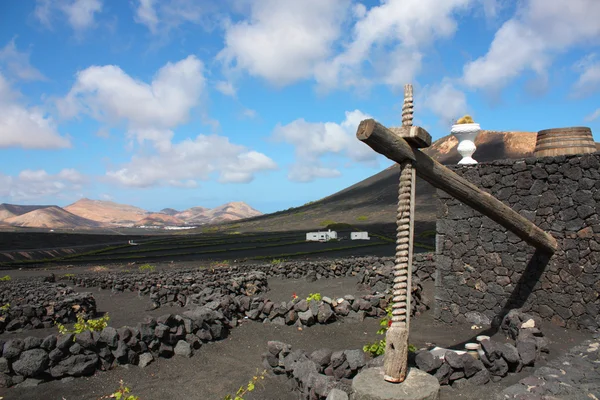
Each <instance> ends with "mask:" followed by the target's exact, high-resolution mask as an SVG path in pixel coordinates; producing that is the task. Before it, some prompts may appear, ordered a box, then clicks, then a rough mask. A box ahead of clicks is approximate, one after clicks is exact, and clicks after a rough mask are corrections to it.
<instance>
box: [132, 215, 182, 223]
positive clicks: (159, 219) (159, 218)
mask: <svg viewBox="0 0 600 400" xmlns="http://www.w3.org/2000/svg"><path fill="white" fill-rule="evenodd" d="M181 225H185V222H184V221H182V220H181V219H179V218H177V217H174V216H172V215H167V214H161V213H152V214H149V215H147V216H146V217H145V218H143V219H141V220H139V221H137V222H136V223H135V224H134V226H181Z"/></svg>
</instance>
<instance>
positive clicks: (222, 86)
mask: <svg viewBox="0 0 600 400" xmlns="http://www.w3.org/2000/svg"><path fill="white" fill-rule="evenodd" d="M215 89H217V90H218V91H219V92H221V93H223V94H224V95H225V96H231V97H235V92H236V90H235V87H234V86H233V83H231V82H229V81H218V82H217V83H216V84H215Z"/></svg>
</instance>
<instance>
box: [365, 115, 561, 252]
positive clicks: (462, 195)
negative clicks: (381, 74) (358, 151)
mask: <svg viewBox="0 0 600 400" xmlns="http://www.w3.org/2000/svg"><path fill="white" fill-rule="evenodd" d="M412 128H414V127H412ZM403 129H411V127H402V128H395V130H396V132H398V131H399V130H403ZM419 129H422V130H423V128H419ZM407 136H410V135H407ZM356 137H357V138H358V139H359V140H360V141H362V142H363V143H365V144H367V145H368V146H369V147H371V148H372V149H373V150H375V151H376V152H377V153H379V154H382V155H384V156H386V157H387V158H389V159H390V160H392V161H395V162H397V163H401V162H403V161H405V160H407V159H408V160H411V161H412V162H413V165H414V167H415V169H416V173H417V175H418V176H419V177H421V178H423V179H424V180H426V181H427V182H429V183H430V184H432V185H433V186H435V187H436V188H438V189H441V190H443V191H445V192H446V193H448V194H449V195H451V196H453V197H454V198H456V199H457V200H460V201H462V202H463V203H465V204H466V205H468V206H470V207H472V208H473V209H475V210H477V211H479V212H480V213H482V214H483V215H486V216H487V217H489V218H490V219H492V220H493V221H495V222H497V223H499V224H500V225H502V226H503V227H505V228H506V229H508V230H509V231H511V232H513V233H514V234H515V235H517V236H518V237H519V238H521V239H522V240H524V241H525V242H527V243H529V244H530V245H532V246H535V247H536V248H540V249H543V250H545V251H547V252H548V253H550V254H553V253H554V252H556V250H557V248H558V243H557V242H556V239H555V238H554V237H552V235H550V234H549V233H547V232H545V231H543V230H542V229H540V228H539V227H538V226H536V225H535V224H534V223H533V222H531V221H529V220H528V219H527V218H525V217H523V216H522V215H520V214H519V213H517V212H516V211H514V210H513V209H512V208H510V207H508V206H507V205H506V204H504V203H503V202H501V201H500V200H498V199H496V198H495V197H494V196H492V195H491V194H489V193H487V192H485V191H483V190H481V189H479V188H478V187H477V186H475V185H473V184H472V183H471V182H469V181H467V180H466V179H464V178H463V177H461V176H460V175H458V174H457V173H455V172H454V171H452V170H450V169H449V168H447V167H445V166H443V165H442V164H440V163H439V162H437V161H435V160H434V159H432V158H431V157H429V156H428V155H427V154H425V153H423V152H421V151H419V150H417V149H415V148H413V147H411V145H410V144H408V142H407V141H406V140H404V139H403V138H402V137H400V136H399V135H398V134H397V133H394V132H392V131H391V130H389V129H388V128H386V127H385V126H383V125H381V124H380V123H378V122H377V121H375V120H373V119H366V120H364V121H362V122H361V123H360V124H359V126H358V130H357V132H356Z"/></svg>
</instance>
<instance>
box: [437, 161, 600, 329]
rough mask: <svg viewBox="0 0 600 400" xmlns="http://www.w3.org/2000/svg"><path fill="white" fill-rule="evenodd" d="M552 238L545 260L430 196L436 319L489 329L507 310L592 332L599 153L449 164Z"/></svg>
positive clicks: (493, 226)
mask: <svg viewBox="0 0 600 400" xmlns="http://www.w3.org/2000/svg"><path fill="white" fill-rule="evenodd" d="M452 169H454V171H455V172H456V173H458V174H459V175H462V176H463V177H465V178H466V179H467V180H469V181H470V182H471V183H473V184H475V185H477V186H479V187H481V188H482V189H483V190H485V191H488V192H489V193H491V194H493V195H494V196H495V197H497V198H498V199H499V200H501V201H503V202H504V203H505V204H507V205H508V206H510V207H511V208H512V209H514V210H515V211H517V212H519V213H520V214H521V215H523V216H524V217H526V218H528V219H529V220H531V221H533V222H534V223H535V224H536V225H538V226H539V227H540V228H541V229H544V230H546V231H548V232H549V233H551V234H552V235H553V236H554V237H555V238H556V240H557V241H558V244H559V249H558V251H557V252H556V253H555V254H554V255H553V256H552V257H551V258H548V257H547V256H546V255H544V254H543V253H541V252H535V249H534V248H533V247H531V246H529V245H528V244H526V243H525V242H523V241H522V240H520V239H519V238H518V237H517V236H515V235H514V234H512V233H510V232H507V230H506V229H504V228H502V227H501V226H500V225H498V224H497V223H495V222H493V221H491V220H490V219H489V218H487V217H484V216H482V215H481V214H480V213H478V212H476V211H474V210H473V209H471V208H470V207H468V206H466V205H464V204H462V203H460V202H458V201H457V200H455V199H453V198H451V197H449V196H448V195H447V194H445V193H443V192H442V191H438V195H439V199H440V207H439V215H438V221H437V234H438V235H437V246H436V247H437V254H436V262H437V270H438V271H437V274H438V275H437V277H438V279H437V280H436V310H435V317H436V318H437V319H438V320H441V321H443V322H445V323H452V322H455V321H456V322H461V323H464V322H471V323H483V324H490V323H498V322H499V321H500V320H501V318H502V316H503V315H504V314H505V313H506V312H508V310H510V309H513V308H521V309H523V310H524V311H530V312H535V313H536V314H538V315H540V316H541V317H542V318H544V319H546V320H550V321H552V322H553V323H555V324H556V325H559V326H563V327H568V328H587V329H591V330H595V329H598V328H600V298H599V297H598V291H600V214H599V210H600V153H594V154H587V155H583V156H560V157H546V158H528V159H525V160H503V161H494V162H491V163H480V164H477V165H471V166H452Z"/></svg>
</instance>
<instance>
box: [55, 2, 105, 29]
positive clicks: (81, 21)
mask: <svg viewBox="0 0 600 400" xmlns="http://www.w3.org/2000/svg"><path fill="white" fill-rule="evenodd" d="M61 10H62V11H63V12H64V13H65V14H66V15H67V18H68V20H69V24H71V26H72V27H73V29H75V30H76V31H81V30H84V29H87V28H90V27H92V26H93V25H94V14H95V13H98V12H100V11H102V2H101V1H100V0H75V1H73V2H68V3H64V5H62V7H61Z"/></svg>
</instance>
